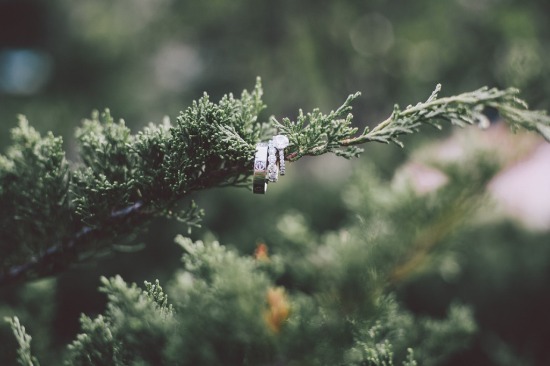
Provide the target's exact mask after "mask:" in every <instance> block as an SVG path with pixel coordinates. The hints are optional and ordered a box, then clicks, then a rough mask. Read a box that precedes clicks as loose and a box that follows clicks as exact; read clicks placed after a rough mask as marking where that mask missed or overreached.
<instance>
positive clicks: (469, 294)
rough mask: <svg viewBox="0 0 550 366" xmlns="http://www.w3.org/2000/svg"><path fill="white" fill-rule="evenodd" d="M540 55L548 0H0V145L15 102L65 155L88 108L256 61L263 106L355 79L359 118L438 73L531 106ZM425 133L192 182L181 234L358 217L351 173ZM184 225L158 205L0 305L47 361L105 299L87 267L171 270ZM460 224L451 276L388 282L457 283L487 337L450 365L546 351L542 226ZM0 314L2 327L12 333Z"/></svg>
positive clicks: (138, 115) (147, 101) (190, 91)
mask: <svg viewBox="0 0 550 366" xmlns="http://www.w3.org/2000/svg"><path fill="white" fill-rule="evenodd" d="M549 56H550V3H549V2H548V1H544V0H528V1H526V0H522V1H519V0H449V1H428V0H418V1H384V0H371V1H364V0H363V1H338V2H336V1H323V0H315V1H313V0H307V1H299V2H298V1H291V0H281V1H276V2H275V1H271V2H267V1H265V2H258V1H252V0H242V1H220V0H212V1H207V2H199V1H175V0H119V1H114V2H113V1H107V0H96V1H93V2H92V1H87V2H75V1H69V0H48V1H45V0H44V1H40V0H35V1H30V0H0V148H1V151H5V148H6V147H7V146H8V145H9V130H10V128H12V127H14V126H15V124H16V121H17V118H16V115H17V114H19V113H21V114H24V115H26V116H27V118H28V119H29V121H30V123H31V124H32V125H33V126H34V127H35V128H36V129H37V130H39V131H40V132H42V133H45V132H47V131H52V132H53V133H54V134H55V135H60V136H63V138H64V141H65V146H66V150H67V154H68V158H69V159H70V160H71V161H77V160H78V157H77V149H76V147H75V144H74V140H73V133H74V130H75V128H76V127H77V126H78V125H79V123H80V120H81V119H82V118H84V117H86V116H89V114H90V112H91V111H92V110H93V109H103V108H105V107H108V108H110V109H111V111H112V114H113V115H114V116H115V117H117V118H123V119H124V120H125V121H126V123H127V125H128V126H129V127H130V128H132V130H133V131H134V132H137V131H138V130H139V129H140V128H142V127H143V126H145V125H146V124H147V123H148V122H150V121H153V122H160V121H161V120H162V118H163V116H165V115H168V116H169V117H170V118H171V119H172V120H174V119H175V117H176V116H177V114H178V112H179V111H180V110H183V109H185V108H186V107H187V106H188V105H189V104H190V103H191V101H192V100H194V99H198V98H199V97H200V96H201V95H202V93H203V91H207V92H208V93H209V94H210V95H211V96H212V99H213V100H217V99H218V98H219V97H221V95H223V94H224V93H228V92H233V93H235V94H239V93H240V92H241V90H242V89H245V88H248V89H251V88H252V87H253V85H254V81H255V78H256V76H260V77H261V78H262V81H263V85H264V92H265V97H264V100H265V102H266V104H267V106H268V108H267V110H266V112H265V114H264V115H263V116H262V118H263V119H264V120H267V118H269V116H270V115H275V116H276V117H277V118H278V119H280V118H282V117H286V116H288V117H290V118H293V117H294V116H296V114H297V111H298V109H299V108H303V109H304V110H305V111H309V110H311V109H312V108H315V107H320V108H321V110H322V111H325V112H328V111H330V110H331V109H334V108H336V107H337V106H339V105H340V104H341V103H342V102H343V101H344V100H345V98H346V96H347V95H348V94H350V93H353V92H355V91H361V92H362V97H361V98H360V99H359V100H358V102H356V103H355V105H354V115H355V119H356V123H357V125H358V126H359V127H363V126H364V125H366V124H370V125H372V124H374V123H376V122H377V121H381V120H383V119H384V118H386V117H387V116H388V115H389V114H390V113H391V111H392V108H393V104H394V103H399V104H400V105H402V106H405V105H407V104H409V103H416V102H417V101H420V100H423V99H425V98H426V97H427V96H428V95H429V94H430V93H431V91H432V90H433V88H434V86H435V84H437V83H438V82H441V83H442V84H443V93H442V94H444V95H450V94H454V93H459V92H462V91H468V90H473V89H477V88H478V87H481V86H483V85H489V86H496V87H501V88H505V87H509V86H515V87H518V88H520V89H521V90H522V94H521V96H522V97H523V98H524V99H526V100H527V101H529V103H530V106H531V107H532V108H534V109H550V102H549V99H548V95H550V63H548V62H547V61H546V60H548V59H549ZM425 132H426V133H423V134H421V136H418V137H414V138H407V139H406V145H407V147H406V148H405V149H404V150H401V149H398V148H396V147H394V146H367V150H366V153H365V154H364V155H363V156H362V158H360V159H359V160H353V161H351V162H348V161H344V160H341V159H336V158H333V157H320V158H305V159H302V161H300V162H298V163H295V164H291V165H290V166H289V167H288V168H287V171H288V174H287V176H286V177H284V179H281V182H280V183H278V184H277V185H276V186H270V189H269V191H268V194H267V195H266V196H265V197H259V196H253V195H252V194H251V193H250V191H248V190H246V189H223V190H214V191H211V192H204V193H202V194H201V195H200V196H197V197H194V199H196V200H197V202H198V203H199V205H200V206H201V207H203V208H204V209H205V210H206V217H205V220H204V222H203V229H200V230H195V231H193V233H192V235H191V236H192V237H193V238H195V239H196V238H201V237H203V236H204V235H211V234H212V235H214V236H216V237H217V238H218V239H219V240H220V241H221V242H222V243H223V244H226V245H231V246H234V247H236V248H238V249H239V250H240V251H241V252H242V253H247V254H250V253H253V251H254V248H255V247H256V245H257V243H259V242H263V241H265V242H267V243H268V245H269V243H270V242H272V241H276V240H277V239H276V235H277V231H276V230H275V227H276V223H277V221H278V220H279V219H280V218H281V217H283V215H285V214H289V213H296V212H299V213H300V215H301V216H300V217H303V218H304V220H305V221H306V222H307V224H308V225H309V226H310V227H311V228H312V230H314V231H316V232H319V233H323V232H325V231H330V230H334V229H338V228H340V227H341V226H342V225H344V224H346V223H349V222H350V221H351V220H353V217H354V216H355V212H354V211H353V210H351V209H350V208H349V207H347V206H346V205H345V204H344V203H343V200H342V194H343V191H344V190H345V189H346V187H347V185H348V181H349V180H350V177H353V174H354V173H353V172H354V171H357V170H361V169H362V167H363V166H364V165H365V164H366V162H374V164H375V166H377V169H378V170H379V172H380V175H381V176H382V177H383V178H386V179H389V178H391V176H392V175H393V172H394V170H395V169H396V167H398V166H399V165H400V164H401V163H402V162H404V161H405V160H406V159H407V157H408V155H409V154H410V152H411V151H413V150H414V148H415V147H417V146H419V145H421V144H422V143H423V142H425V141H427V140H429V139H433V138H434V137H437V136H439V137H442V133H440V132H437V133H434V132H432V131H425ZM444 133H445V132H444ZM446 133H448V131H447V132H446ZM352 180H353V179H352ZM0 209H1V208H0ZM185 230H186V229H185V228H184V227H182V226H181V225H179V224H178V223H176V222H173V221H169V220H161V219H159V220H157V221H156V222H155V223H154V224H153V225H152V226H151V227H150V228H149V229H148V230H147V233H146V234H145V235H144V236H142V237H139V238H138V239H137V240H139V241H140V242H143V243H144V244H145V246H144V249H143V250H142V251H139V252H135V253H118V252H116V253H114V254H113V253H111V254H109V255H107V256H105V257H104V258H100V259H98V260H97V261H94V262H92V263H84V264H82V265H80V266H78V267H76V268H74V269H72V270H70V271H68V272H66V273H63V274H61V275H60V276H58V277H56V278H55V279H50V280H45V281H39V282H36V283H33V284H30V285H27V286H19V287H13V288H5V289H0V315H12V314H18V315H19V316H20V317H21V318H22V321H23V323H25V324H26V325H27V326H28V328H29V330H30V332H31V334H33V335H34V336H35V338H36V339H39V338H42V339H46V340H47V341H42V343H41V342H40V341H37V342H36V344H33V345H36V347H37V348H38V350H39V351H40V353H39V354H41V355H43V357H42V360H43V363H44V364H49V363H50V362H52V364H54V363H55V362H56V360H57V359H58V358H57V357H58V356H59V353H60V352H61V351H60V349H61V348H60V347H62V346H63V345H64V344H66V343H67V342H68V341H70V340H71V339H72V338H74V336H75V334H76V332H77V331H78V316H79V314H80V313H82V312H85V313H88V314H96V313H99V312H100V311H102V310H103V306H104V304H105V299H104V298H103V297H102V296H101V294H98V292H97V291H96V288H97V286H98V284H99V280H98V278H99V276H100V275H105V276H110V275H114V274H121V275H122V276H123V278H125V279H126V280H127V281H136V282H138V283H139V284H141V283H142V282H143V280H153V279H155V278H158V279H160V280H161V282H163V281H167V280H168V279H169V278H170V276H171V275H172V273H173V272H174V270H175V268H177V267H178V265H179V262H180V261H179V258H180V256H181V251H180V249H179V248H178V247H177V246H176V245H174V244H173V238H174V237H175V235H176V234H178V233H182V232H185ZM209 233H211V234H209ZM465 235H470V237H468V239H464V240H465V242H466V243H468V245H466V247H468V248H469V249H463V250H464V252H465V253H466V254H464V255H465V256H466V259H465V260H464V263H466V264H467V265H466V266H465V267H464V268H463V276H461V277H460V279H459V280H457V281H453V282H452V283H449V282H448V281H444V280H443V279H442V278H441V277H440V276H438V275H437V274H434V273H427V274H425V275H424V276H420V277H418V278H415V279H414V280H411V281H409V282H407V284H406V285H403V286H402V287H401V288H399V289H398V292H399V294H400V298H401V300H402V301H404V302H405V303H406V304H407V305H408V306H409V307H410V308H411V309H412V310H414V311H416V312H418V313H430V314H435V315H438V314H442V313H443V312H444V309H446V307H447V306H448V304H449V303H450V302H451V301H453V300H454V299H456V298H460V299H462V300H463V301H465V302H467V303H471V304H473V306H474V308H475V313H476V317H477V319H478V321H479V322H480V324H481V325H482V327H485V328H484V329H487V334H489V336H488V338H487V337H485V338H483V340H480V341H479V342H478V343H476V344H475V345H474V347H473V348H472V349H471V350H467V351H465V352H464V354H463V355H461V356H460V357H459V358H457V360H455V361H453V362H455V364H461V363H462V364H471V365H473V364H485V365H491V364H495V365H500V364H503V365H504V364H507V363H506V362H509V360H519V361H518V362H524V363H523V364H539V362H542V360H548V356H547V355H546V354H545V352H547V351H545V349H544V347H545V344H546V343H545V340H546V339H550V338H546V337H547V336H550V333H549V332H548V330H547V329H550V320H549V317H548V315H547V314H545V313H546V309H548V308H549V307H550V299H549V295H548V294H547V288H548V284H550V282H549V281H548V280H549V279H550V257H549V255H550V247H549V245H550V240H549V239H550V238H549V235H548V233H530V232H526V231H524V230H523V229H521V228H519V227H518V226H516V225H515V224H513V223H511V222H504V223H498V224H494V225H492V226H489V227H485V228H484V230H482V231H480V232H476V231H475V230H473V231H472V232H468V233H466V234H465ZM476 243H483V246H479V247H478V246H476V245H475V244H476ZM518 258H521V261H520V262H521V263H519V264H518V263H517V262H518V261H517V259H518ZM511 268H512V269H511ZM495 283H498V284H499V285H498V286H496V285H495ZM30 319H33V322H31V321H29V320H30ZM544 327H545V329H544ZM0 328H1V330H0V337H1V339H9V334H8V333H9V331H8V330H7V327H0ZM487 339H491V341H490V342H493V343H491V345H490V348H491V347H492V349H497V350H498V349H499V347H500V345H501V344H512V347H511V348H503V347H501V348H502V349H503V351H502V352H501V353H502V354H504V356H502V357H501V358H500V359H499V358H498V357H496V356H489V355H487V353H486V351H485V350H486V349H487V345H486V343H487V342H488V341H487ZM6 342H7V341H6ZM484 342H485V343H484ZM0 348H1V351H0V357H4V358H0V359H9V357H11V353H12V352H14V349H13V347H10V346H9V343H6V344H5V345H2V346H1V347H0ZM498 352H500V351H496V353H494V354H499V353H498ZM515 364H520V363H515Z"/></svg>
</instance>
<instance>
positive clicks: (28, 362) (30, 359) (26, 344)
mask: <svg viewBox="0 0 550 366" xmlns="http://www.w3.org/2000/svg"><path fill="white" fill-rule="evenodd" d="M4 320H5V321H6V322H8V323H9V324H10V325H11V329H12V332H13V334H14V336H15V339H16V340H17V344H18V345H19V347H18V349H17V361H18V362H19V365H21V366H39V363H38V360H37V359H36V358H35V357H34V356H33V355H32V354H31V340H32V337H31V336H30V335H29V334H28V333H27V331H26V330H25V327H24V326H23V325H21V323H20V322H19V318H18V317H16V316H14V317H13V318H5V319H4Z"/></svg>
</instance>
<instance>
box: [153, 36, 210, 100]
mask: <svg viewBox="0 0 550 366" xmlns="http://www.w3.org/2000/svg"><path fill="white" fill-rule="evenodd" d="M153 68H154V74H155V80H156V82H157V84H158V85H159V86H160V87H161V88H162V89H164V90H167V91H170V92H177V91H182V90H185V89H186V88H187V87H188V85H189V83H190V82H192V81H193V80H194V79H195V78H196V77H197V76H198V75H199V74H200V73H201V72H202V63H201V59H200V56H199V53H198V51H197V50H196V49H195V48H193V47H191V46H189V45H186V44H183V43H167V44H165V45H164V46H163V47H162V48H161V49H160V50H159V51H158V53H157V54H156V55H155V57H154V59H153Z"/></svg>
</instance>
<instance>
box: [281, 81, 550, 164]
mask: <svg viewBox="0 0 550 366" xmlns="http://www.w3.org/2000/svg"><path fill="white" fill-rule="evenodd" d="M440 91H441V84H438V85H437V86H436V88H435V90H434V91H433V92H432V94H431V95H430V97H429V98H428V99H427V100H426V101H425V102H421V103H418V104H416V105H414V106H412V105H409V106H407V107H406V108H405V109H404V110H401V109H400V107H399V106H398V105H397V104H396V105H395V106H394V109H393V112H392V114H391V116H390V117H388V118H387V119H386V120H384V121H383V122H381V123H379V124H378V125H377V126H375V127H374V128H372V129H370V128H369V127H366V128H365V129H364V131H363V132H362V133H361V134H360V135H355V134H356V133H357V128H354V127H352V118H353V116H352V115H351V113H349V112H350V111H351V103H352V102H353V101H354V100H355V99H356V98H357V97H358V96H359V95H360V94H359V93H356V94H352V95H350V96H349V97H348V98H347V99H346V101H345V102H344V104H343V105H342V106H341V107H339V108H338V109H337V110H336V111H331V112H330V113H329V114H328V115H326V114H323V113H321V112H320V111H319V110H318V109H315V110H314V111H313V112H312V113H308V114H304V113H303V112H302V110H300V112H299V114H298V117H297V119H296V121H295V122H294V121H291V120H290V119H289V118H283V119H282V121H281V122H279V121H277V120H276V119H275V118H272V122H273V124H274V125H275V126H276V127H277V128H278V129H279V131H280V132H281V133H283V134H287V135H288V136H289V139H290V141H291V146H290V147H289V149H288V155H287V159H288V160H290V161H295V160H298V159H300V158H301V157H303V156H306V155H311V156H316V155H322V154H325V153H329V152H332V153H335V154H337V155H339V156H344V157H346V158H351V157H354V156H358V155H359V154H360V153H361V152H362V149H360V148H358V147H357V145H362V144H365V143H367V142H381V143H390V142H393V143H395V144H397V145H399V146H401V147H403V143H402V142H401V140H400V139H399V138H400V137H401V136H403V135H409V134H413V133H416V132H418V131H419V129H420V127H422V126H424V125H430V126H433V127H436V128H438V129H441V128H442V125H441V122H450V123H451V124H452V125H455V126H459V127H464V126H466V125H475V124H477V125H479V126H480V127H482V128H485V127H487V126H488V125H489V123H490V122H489V119H488V118H487V116H486V115H485V114H484V111H485V110H486V109H487V108H494V109H496V110H497V111H498V112H499V113H500V115H501V117H502V118H503V119H504V120H505V121H506V122H507V123H508V124H509V125H510V126H511V127H512V129H513V130H517V129H519V128H524V129H527V130H532V131H536V132H538V133H540V134H541V135H542V136H543V137H544V138H545V139H546V140H548V141H550V117H549V116H548V115H547V114H546V112H545V111H531V110H529V109H528V106H527V103H526V102H525V101H523V100H521V99H519V98H518V97H517V95H518V93H519V91H518V90H517V89H514V88H509V89H505V90H499V89H496V88H492V89H489V88H487V87H483V88H480V89H478V90H475V91H472V92H467V93H462V94H459V95H456V96H451V97H444V98H439V97H438V95H439V92H440Z"/></svg>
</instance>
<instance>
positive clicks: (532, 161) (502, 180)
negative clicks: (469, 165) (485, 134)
mask: <svg viewBox="0 0 550 366" xmlns="http://www.w3.org/2000/svg"><path fill="white" fill-rule="evenodd" d="M489 190H490V192H491V194H492V195H493V197H494V198H495V200H496V201H497V202H499V203H500V205H501V206H502V208H503V209H504V210H505V211H506V212H507V213H508V214H509V215H511V216H513V217H514V218H516V219H518V220H519V221H520V222H522V223H523V224H524V225H525V226H527V227H529V228H532V229H539V230H550V144H547V143H543V144H542V145H540V146H539V147H538V148H537V149H536V150H535V151H534V152H533V153H532V154H531V155H530V156H528V157H527V158H526V159H524V160H522V161H520V162H518V163H517V164H515V165H514V166H512V167H510V168H508V169H506V170H504V171H503V172H501V173H500V174H499V175H497V176H496V177H495V178H494V179H493V181H492V182H491V183H490V185H489Z"/></svg>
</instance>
